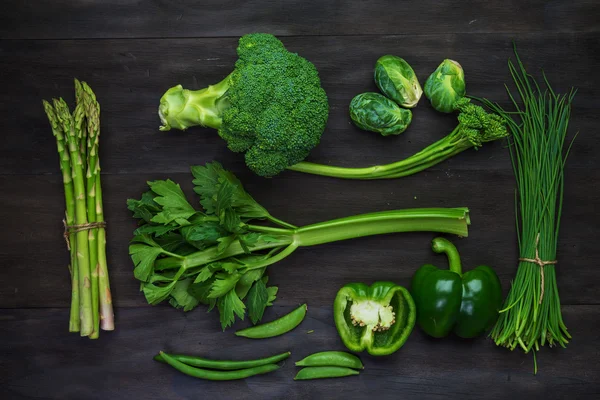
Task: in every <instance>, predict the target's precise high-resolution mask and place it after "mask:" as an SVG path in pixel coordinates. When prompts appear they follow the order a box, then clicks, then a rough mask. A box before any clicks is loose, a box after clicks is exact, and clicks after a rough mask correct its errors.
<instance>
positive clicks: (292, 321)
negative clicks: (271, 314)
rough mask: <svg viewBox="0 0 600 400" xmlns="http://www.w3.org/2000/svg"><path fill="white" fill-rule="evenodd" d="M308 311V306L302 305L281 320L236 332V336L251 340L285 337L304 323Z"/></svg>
mask: <svg viewBox="0 0 600 400" xmlns="http://www.w3.org/2000/svg"><path fill="white" fill-rule="evenodd" d="M306 309H307V306H306V304H302V305H301V306H300V307H298V308H296V309H295V310H294V311H292V312H290V313H289V314H286V315H284V316H283V317H281V318H278V319H276V320H274V321H271V322H267V323H266V324H261V325H256V326H253V327H250V328H246V329H242V330H239V331H236V332H235V334H236V336H243V337H247V338H250V339H265V338H270V337H274V336H279V335H283V334H284V333H286V332H289V331H291V330H292V329H294V328H295V327H297V326H298V325H300V322H302V320H304V317H305V316H306Z"/></svg>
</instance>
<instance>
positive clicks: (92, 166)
mask: <svg viewBox="0 0 600 400" xmlns="http://www.w3.org/2000/svg"><path fill="white" fill-rule="evenodd" d="M90 93H91V94H92V95H93V92H91V89H90V88H89V86H87V85H86V84H85V83H81V82H79V81H78V80H77V79H75V98H76V100H77V105H78V106H81V107H82V108H83V110H84V116H85V122H86V123H87V125H86V126H85V128H84V129H82V131H83V137H82V141H85V139H87V142H86V154H87V160H86V161H87V164H86V175H85V177H86V185H85V190H86V196H87V197H86V204H87V219H88V222H90V223H92V222H96V221H97V220H96V174H97V159H98V134H99V128H98V123H97V121H98V119H97V115H94V114H95V110H96V107H95V104H94V103H95V99H94V98H92V96H91V95H90ZM85 133H87V135H85ZM86 136H87V137H86ZM97 235H98V228H91V229H89V230H88V244H89V253H90V278H91V279H90V281H91V289H92V321H93V326H94V329H93V331H92V333H91V334H90V339H97V338H98V337H99V335H100V320H99V301H98V298H99V297H98V295H99V293H98V290H99V286H98V268H99V267H98V244H97V240H96V238H97Z"/></svg>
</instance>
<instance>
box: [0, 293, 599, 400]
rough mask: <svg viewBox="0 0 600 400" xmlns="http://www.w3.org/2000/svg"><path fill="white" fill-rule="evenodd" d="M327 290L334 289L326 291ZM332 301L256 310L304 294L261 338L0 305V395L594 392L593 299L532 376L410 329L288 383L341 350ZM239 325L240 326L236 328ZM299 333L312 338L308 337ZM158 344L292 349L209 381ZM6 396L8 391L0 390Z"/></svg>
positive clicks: (501, 353) (214, 325)
mask: <svg viewBox="0 0 600 400" xmlns="http://www.w3.org/2000/svg"><path fill="white" fill-rule="evenodd" d="M332 295H333V294H332ZM330 300H331V299H328V301H327V302H326V303H320V302H318V305H316V304H315V303H316V302H315V299H313V298H312V297H311V296H310V294H309V293H308V292H307V293H306V294H305V295H304V296H300V297H297V298H294V299H293V301H290V302H289V305H287V306H285V307H282V306H275V307H272V308H270V309H268V310H267V311H266V313H265V318H266V319H267V320H269V319H273V318H276V317H277V316H280V315H282V314H284V313H286V312H288V311H289V310H290V309H291V308H292V307H293V305H292V303H297V302H300V301H308V304H309V308H308V315H307V318H306V319H305V321H304V322H303V323H302V324H301V325H300V326H299V327H298V328H296V329H295V330H294V331H292V332H290V333H288V334H286V335H284V336H280V337H277V338H273V339H269V340H265V341H252V340H249V339H245V338H240V337H235V336H234V335H233V330H232V329H230V330H228V331H226V332H220V328H219V324H218V317H217V316H216V315H215V314H214V313H211V314H206V313H203V312H200V311H196V312H192V313H187V314H184V313H183V312H181V311H176V310H172V309H167V308H163V307H155V308H152V307H149V306H148V307H144V308H136V309H117V310H116V317H117V321H116V323H117V326H118V328H119V329H118V330H117V331H115V332H102V333H101V336H100V339H99V340H96V341H90V340H88V339H85V338H79V337H77V336H76V335H73V334H71V335H70V334H68V333H67V332H66V328H67V325H66V322H67V320H68V312H67V310H65V309H46V310H35V309H31V310H0V320H1V321H2V323H1V324H0V337H1V338H2V341H1V343H2V347H1V348H2V351H1V352H0V360H1V362H0V372H1V376H2V387H3V389H2V392H3V393H4V395H3V398H9V399H11V400H21V399H38V398H44V399H61V400H69V399H77V400H79V399H107V398H111V399H130V398H144V399H148V400H152V399H166V398H168V399H197V398H199V396H200V397H201V398H210V399H227V400H228V399H231V398H232V396H233V394H234V393H235V398H239V399H255V398H261V399H282V398H289V399H306V398H344V399H364V398H367V397H369V396H376V397H377V398H380V399H393V398H398V395H399V394H400V393H401V394H402V396H405V397H409V398H419V399H438V398H440V397H444V398H461V399H480V398H482V397H485V398H486V399H506V398H508V397H511V398H525V397H528V398H571V397H572V396H574V395H575V396H576V397H577V398H578V399H584V398H586V399H587V398H589V399H591V398H595V397H597V395H598V393H599V392H600V379H599V378H600V353H599V351H598V346H597V345H596V341H597V340H598V333H597V332H598V328H599V326H598V321H599V320H600V319H599V316H600V307H599V306H567V307H564V317H565V320H566V323H567V325H568V326H569V327H571V333H572V334H573V340H572V342H571V343H570V344H569V347H568V348H567V349H548V348H544V349H543V350H542V351H541V352H539V353H538V355H537V360H538V365H539V372H538V374H537V375H535V376H534V375H533V373H532V372H533V359H532V356H531V355H525V354H522V352H520V351H514V352H512V353H511V352H509V351H507V350H505V349H502V348H498V347H495V346H494V345H493V343H492V342H491V341H490V340H488V339H485V338H480V339H477V340H474V341H461V340H458V339H456V338H453V337H449V338H446V339H443V340H431V339H430V338H428V337H426V336H425V335H424V334H423V333H421V332H420V331H419V330H418V329H415V331H414V332H413V334H412V336H411V337H410V338H409V340H408V341H407V342H406V344H405V345H404V347H403V348H402V349H400V350H399V351H398V352H397V353H395V354H393V355H392V356H388V357H383V358H374V357H369V356H366V355H360V357H361V359H362V360H363V362H364V364H365V369H364V371H362V372H361V374H360V375H359V376H357V377H350V378H343V379H331V380H322V381H304V382H294V381H293V380H292V379H293V377H294V375H295V373H296V372H297V368H296V367H294V365H293V362H294V361H298V360H299V359H301V358H303V357H304V356H306V355H308V354H310V353H312V352H316V351H323V350H334V349H335V350H344V346H343V344H342V343H341V341H340V339H339V337H338V335H337V332H336V329H335V327H334V324H333V319H332V314H331V306H330ZM242 325H244V324H243V323H240V324H238V325H237V327H239V326H242ZM308 330H314V333H311V334H307V331H308ZM159 350H166V351H171V352H181V353H188V354H198V355H203V356H207V357H212V358H232V359H249V358H255V357H261V356H266V355H271V354H276V353H278V352H283V351H287V350H289V351H291V352H292V356H291V357H290V359H288V360H287V361H286V362H285V365H284V366H283V367H282V368H281V369H280V370H278V371H276V372H274V373H271V374H269V375H263V376H258V377H253V378H250V379H247V380H243V381H232V382H210V381H201V380H196V379H194V378H190V377H187V376H184V375H181V374H180V373H179V372H176V371H175V370H173V369H171V368H170V367H168V366H165V365H163V364H159V363H157V362H154V361H152V357H153V356H154V354H156V353H157V352H158V351H159ZM6 396H8V397H6Z"/></svg>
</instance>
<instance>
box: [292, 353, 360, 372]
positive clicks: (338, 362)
mask: <svg viewBox="0 0 600 400" xmlns="http://www.w3.org/2000/svg"><path fill="white" fill-rule="evenodd" d="M296 366H297V367H326V366H331V367H347V368H354V369H364V368H365V367H364V366H363V364H362V362H361V361H360V359H359V358H358V357H356V356H355V355H354V354H350V353H346V352H344V351H322V352H320V353H314V354H311V355H309V356H308V357H305V358H304V359H302V360H300V361H298V362H297V363H296Z"/></svg>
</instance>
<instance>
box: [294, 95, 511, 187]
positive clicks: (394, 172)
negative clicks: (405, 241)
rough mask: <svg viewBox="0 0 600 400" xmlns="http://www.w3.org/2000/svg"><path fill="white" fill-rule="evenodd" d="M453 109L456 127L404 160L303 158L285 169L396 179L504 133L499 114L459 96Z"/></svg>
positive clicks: (499, 136)
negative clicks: (354, 164) (342, 163)
mask: <svg viewBox="0 0 600 400" xmlns="http://www.w3.org/2000/svg"><path fill="white" fill-rule="evenodd" d="M457 109H458V110H459V114H458V126H456V128H454V130H453V131H452V132H450V134H449V135H448V136H446V137H444V138H442V139H440V140H438V141H437V142H435V143H434V144H432V145H430V146H428V147H426V148H425V149H423V150H421V151H420V152H418V153H417V154H415V155H413V156H411V157H408V158H406V159H404V160H401V161H396V162H394V163H391V164H385V165H375V166H372V167H366V168H346V167H334V166H330V165H322V164H315V163H310V162H305V161H303V162H301V163H298V164H296V165H293V166H291V167H289V169H291V170H293V171H298V172H304V173H307V174H314V175H325V176H332V177H335V178H344V179H391V178H400V177H403V176H408V175H412V174H416V173H417V172H420V171H423V170H425V169H427V168H429V167H432V166H434V165H436V164H438V163H440V162H442V161H444V160H446V159H448V158H450V157H452V156H455V155H456V154H458V153H461V152H463V151H465V150H467V149H470V148H471V147H474V148H475V149H477V148H479V147H481V146H482V145H483V144H484V143H486V142H491V141H493V140H497V139H501V138H503V137H506V136H507V135H508V133H507V131H506V127H505V126H504V121H503V120H502V119H501V118H500V117H499V116H497V115H495V114H488V113H487V112H485V110H484V109H483V108H481V107H479V106H476V105H474V104H471V103H470V102H469V99H466V98H463V99H461V100H460V101H459V102H458V103H457Z"/></svg>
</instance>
